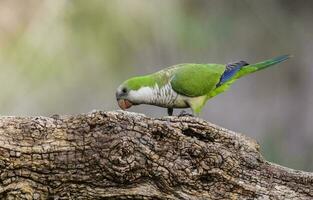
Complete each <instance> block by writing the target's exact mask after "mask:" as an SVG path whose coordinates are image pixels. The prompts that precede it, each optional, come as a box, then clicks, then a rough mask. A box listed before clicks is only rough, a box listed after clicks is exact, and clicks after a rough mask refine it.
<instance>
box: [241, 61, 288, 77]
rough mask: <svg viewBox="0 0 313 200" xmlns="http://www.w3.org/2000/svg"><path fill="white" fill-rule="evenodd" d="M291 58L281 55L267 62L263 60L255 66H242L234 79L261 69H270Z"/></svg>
mask: <svg viewBox="0 0 313 200" xmlns="http://www.w3.org/2000/svg"><path fill="white" fill-rule="evenodd" d="M290 57H291V56H290V55H282V56H278V57H275V58H272V59H269V60H265V61H262V62H259V63H255V64H251V65H247V66H244V67H243V68H242V69H241V70H240V71H239V72H238V73H237V76H236V79H238V78H240V77H242V76H244V75H246V74H250V73H252V72H256V71H259V70H261V69H265V68H267V67H270V66H272V65H275V64H278V63H281V62H283V61H285V60H287V59H289V58H290Z"/></svg>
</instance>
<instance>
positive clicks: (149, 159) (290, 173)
mask: <svg viewBox="0 0 313 200" xmlns="http://www.w3.org/2000/svg"><path fill="white" fill-rule="evenodd" d="M0 173H1V174H0V198H1V199H5V198H8V199H9V198H24V199H49V198H52V199H53V198H56V199H218V198H219V199H254V198H256V199H272V198H273V199H312V198H313V174H312V173H308V172H302V171H295V170H292V169H288V168H285V167H281V166H278V165H275V164H272V163H270V162H267V161H265V160H264V158H263V157H262V156H261V154H260V152H259V145H258V144H257V143H256V142H255V141H254V140H252V139H250V138H248V137H245V136H244V135H241V134H239V133H234V132H232V131H229V130H226V129H224V128H221V127H218V126H216V125H213V124H211V123H208V122H205V121H203V120H201V119H198V118H192V117H180V118H179V117H165V118H160V119H153V118H148V117H145V116H143V115H139V114H134V113H128V112H119V111H118V112H101V111H96V112H92V113H89V114H82V115H77V116H60V117H59V116H54V117H53V118H49V117H1V118H0Z"/></svg>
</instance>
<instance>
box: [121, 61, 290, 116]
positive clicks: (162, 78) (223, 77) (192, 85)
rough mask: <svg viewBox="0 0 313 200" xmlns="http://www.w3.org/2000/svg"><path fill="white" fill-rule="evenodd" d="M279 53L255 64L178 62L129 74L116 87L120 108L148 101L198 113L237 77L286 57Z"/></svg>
mask: <svg viewBox="0 0 313 200" xmlns="http://www.w3.org/2000/svg"><path fill="white" fill-rule="evenodd" d="M289 57H290V56H289V55H282V56H278V57H275V58H273V59H269V60H266V61H263V62H259V63H256V64H248V63H247V62H245V61H239V62H234V63H229V64H226V65H225V64H190V63H185V64H178V65H174V66H171V67H168V68H165V69H163V70H160V71H158V72H156V73H153V74H149V75H145V76H138V77H133V78H130V79H128V80H126V81H125V82H123V83H122V84H121V85H120V86H119V87H118V88H117V91H116V99H117V101H118V105H119V107H120V108H121V109H123V110H125V109H128V108H130V107H131V106H132V105H139V104H149V105H155V106H159V107H164V108H167V112H168V115H172V114H173V109H174V108H191V109H192V112H193V114H195V115H199V114H200V112H201V110H202V109H203V107H204V105H205V104H206V102H207V100H208V99H210V98H212V97H214V96H216V95H218V94H220V93H222V92H225V91H227V90H228V89H229V87H230V86H231V85H232V84H233V83H234V82H235V81H236V80H237V79H239V78H240V77H242V76H244V75H247V74H250V73H253V72H256V71H258V70H261V69H264V68H267V67H269V66H272V65H275V64H277V63H280V62H283V61H285V60H287V59H288V58H289Z"/></svg>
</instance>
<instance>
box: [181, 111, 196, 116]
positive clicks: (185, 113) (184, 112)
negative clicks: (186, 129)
mask: <svg viewBox="0 0 313 200" xmlns="http://www.w3.org/2000/svg"><path fill="white" fill-rule="evenodd" d="M186 116H188V117H194V115H193V114H191V113H188V112H186V111H185V110H183V111H181V112H180V113H179V115H178V117H186Z"/></svg>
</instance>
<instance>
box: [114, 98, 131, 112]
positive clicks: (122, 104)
mask: <svg viewBox="0 0 313 200" xmlns="http://www.w3.org/2000/svg"><path fill="white" fill-rule="evenodd" d="M117 103H118V106H119V107H120V108H121V109H122V110H126V109H128V108H130V107H131V106H132V105H133V104H132V103H131V102H130V101H128V100H127V99H119V100H118V101H117Z"/></svg>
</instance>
